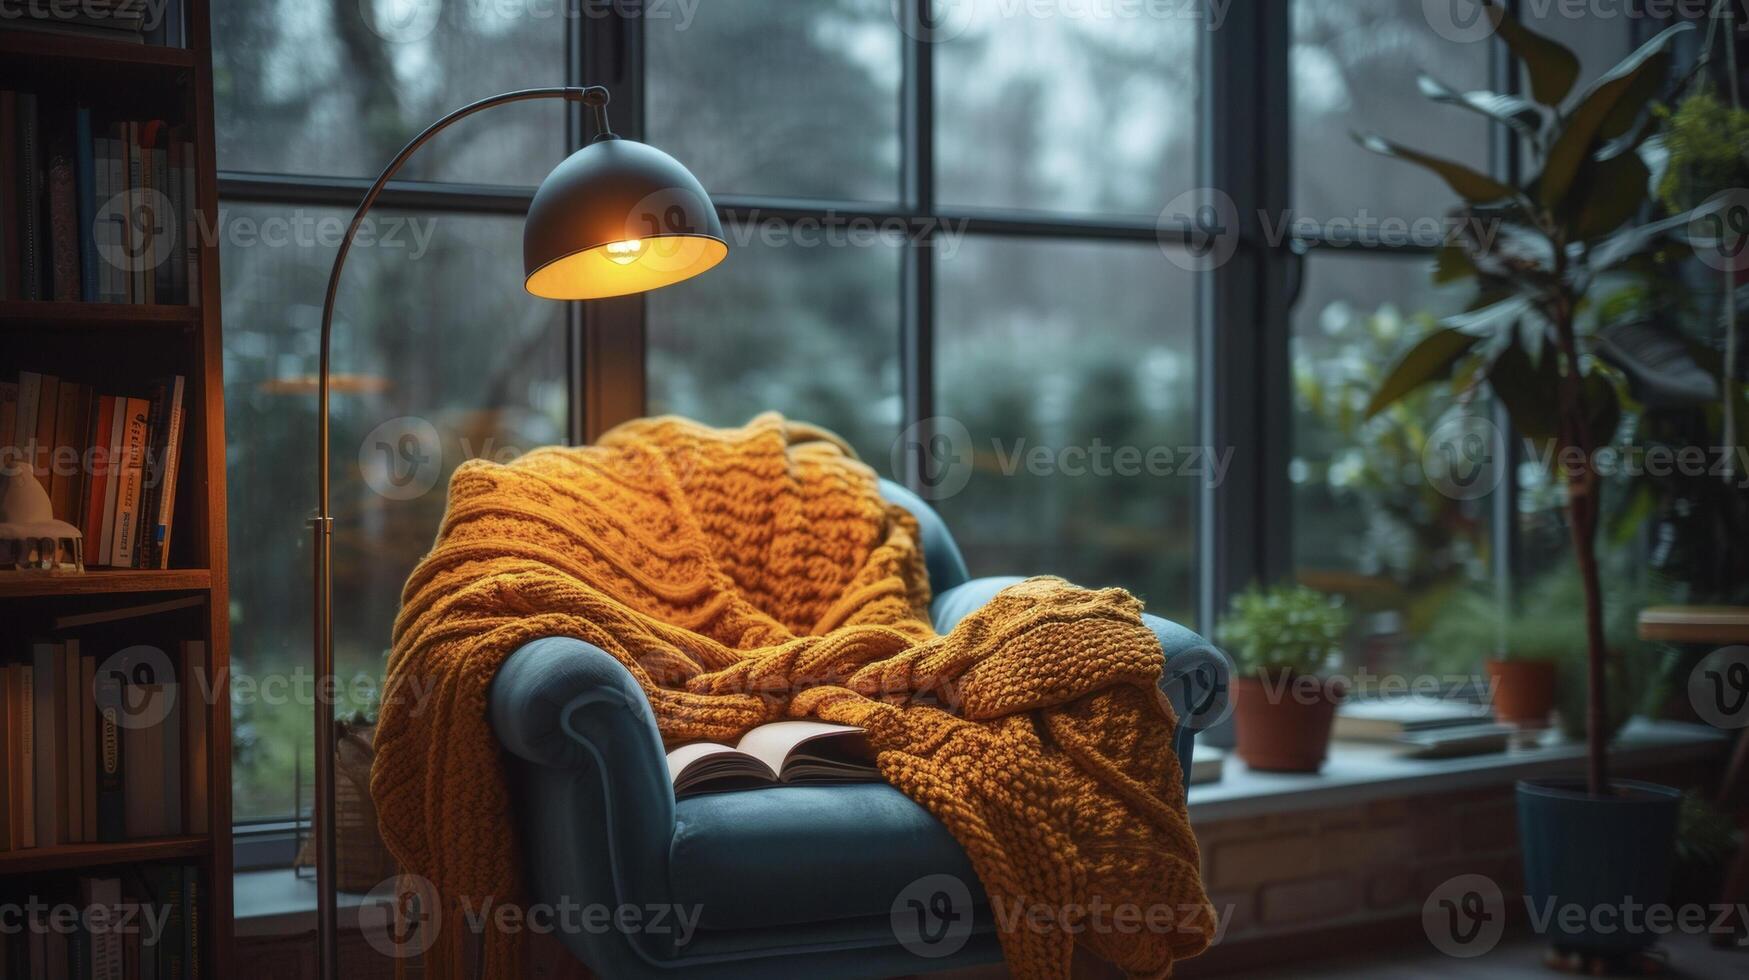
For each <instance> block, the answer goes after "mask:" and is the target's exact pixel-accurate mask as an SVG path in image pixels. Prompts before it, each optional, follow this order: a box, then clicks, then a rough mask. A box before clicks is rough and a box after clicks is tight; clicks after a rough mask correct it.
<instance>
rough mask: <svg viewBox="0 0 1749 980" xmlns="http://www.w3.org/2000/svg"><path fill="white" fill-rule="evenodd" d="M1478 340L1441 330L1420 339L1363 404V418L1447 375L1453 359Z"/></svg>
mask: <svg viewBox="0 0 1749 980" xmlns="http://www.w3.org/2000/svg"><path fill="white" fill-rule="evenodd" d="M1478 339H1479V338H1477V337H1475V336H1473V335H1470V334H1466V333H1463V332H1461V331H1457V330H1451V329H1442V330H1435V331H1434V332H1433V333H1430V334H1428V335H1427V336H1425V337H1423V338H1421V340H1420V342H1419V343H1417V344H1416V345H1415V346H1414V347H1411V348H1410V349H1409V352H1408V353H1406V354H1404V355H1403V357H1402V359H1401V360H1399V361H1398V362H1397V363H1396V364H1395V365H1394V366H1393V367H1392V368H1391V370H1390V373H1389V374H1387V375H1385V380H1384V382H1383V383H1382V384H1380V385H1379V390H1378V391H1376V392H1374V393H1373V396H1372V401H1370V402H1368V403H1367V406H1366V417H1367V418H1369V419H1370V418H1372V417H1373V416H1375V415H1377V414H1378V413H1380V412H1382V411H1384V410H1385V409H1387V408H1389V407H1390V406H1391V405H1393V404H1395V403H1396V402H1397V401H1398V400H1400V399H1401V398H1403V397H1404V396H1405V395H1408V394H1409V393H1410V392H1412V391H1414V390H1415V389H1417V388H1419V387H1421V386H1422V385H1424V384H1427V383H1428V382H1430V381H1433V380H1435V379H1437V378H1440V377H1444V376H1447V375H1449V374H1450V373H1451V367H1452V365H1453V364H1455V363H1456V362H1457V359H1458V358H1460V357H1462V356H1464V354H1466V353H1468V352H1469V349H1470V348H1471V347H1474V346H1475V345H1476V342H1477V340H1478Z"/></svg>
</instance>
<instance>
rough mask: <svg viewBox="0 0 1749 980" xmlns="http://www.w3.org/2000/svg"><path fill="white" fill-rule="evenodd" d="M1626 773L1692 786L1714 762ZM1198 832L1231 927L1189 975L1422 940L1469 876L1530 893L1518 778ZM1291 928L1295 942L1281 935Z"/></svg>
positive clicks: (1207, 872) (1212, 892) (1205, 826)
mask: <svg viewBox="0 0 1749 980" xmlns="http://www.w3.org/2000/svg"><path fill="white" fill-rule="evenodd" d="M1619 775H1621V776H1627V777H1638V778H1647V779H1653V780H1655V781H1657V782H1662V783H1665V784H1667V785H1680V786H1692V785H1699V784H1700V783H1701V782H1702V781H1703V779H1704V778H1705V769H1704V768H1697V767H1683V768H1682V770H1681V771H1671V769H1670V768H1669V767H1666V768H1664V769H1661V770H1659V771H1658V772H1656V773H1649V772H1640V773H1632V772H1624V773H1620V774H1619ZM1195 830H1196V835H1197V840H1198V842H1199V843H1200V844H1201V847H1202V868H1203V882H1204V884H1205V886H1206V887H1207V889H1208V892H1209V898H1210V900H1211V901H1212V902H1213V903H1214V905H1215V908H1216V909H1217V910H1218V911H1219V912H1220V913H1221V915H1222V916H1224V917H1227V924H1226V928H1225V930H1224V932H1223V934H1222V937H1221V940H1220V943H1219V944H1218V946H1217V948H1216V949H1214V950H1211V951H1210V952H1209V953H1208V954H1205V956H1204V957H1203V958H1200V959H1199V960H1197V961H1192V962H1189V963H1185V964H1184V965H1183V966H1184V968H1185V969H1184V971H1183V974H1182V975H1184V976H1198V975H1209V974H1211V973H1217V972H1222V971H1224V970H1228V969H1233V968H1236V966H1237V965H1239V964H1243V965H1245V966H1257V965H1260V964H1263V963H1269V962H1277V963H1280V962H1293V961H1295V960H1297V959H1301V958H1303V957H1305V956H1307V955H1318V954H1319V953H1322V952H1339V951H1341V950H1342V949H1343V948H1346V947H1350V945H1351V944H1352V943H1354V942H1356V941H1363V942H1379V943H1386V942H1390V941H1392V940H1395V941H1405V942H1414V941H1425V939H1424V937H1422V936H1421V932H1420V917H1421V908H1422V904H1423V903H1424V902H1425V901H1426V899H1427V897H1428V896H1429V895H1430V894H1432V893H1433V891H1434V890H1435V889H1437V888H1438V887H1439V886H1440V885H1441V884H1442V883H1444V882H1446V881H1448V880H1449V879H1451V878H1454V877H1456V876H1458V875H1461V874H1483V875H1487V876H1488V877H1490V878H1492V879H1494V881H1495V882H1497V883H1498V884H1499V886H1500V888H1501V891H1502V892H1503V893H1504V894H1505V896H1506V897H1507V900H1508V907H1509V908H1510V907H1512V906H1513V905H1514V904H1515V902H1514V900H1515V899H1516V898H1517V897H1518V896H1520V895H1522V892H1523V871H1522V868H1521V866H1520V862H1519V852H1518V810H1517V800H1516V797H1515V795H1514V789H1513V787H1512V786H1511V785H1504V786H1494V787H1486V788H1478V789H1468V790H1463V791H1458V792H1439V793H1428V794H1422V795H1416V796H1406V797H1400V798H1393V799H1382V800H1374V801H1371V802H1367V803H1362V804H1357V805H1353V806H1344V807H1336V808H1327V809H1320V810H1313V811H1306V812H1298V813H1281V814H1269V815H1264V816H1255V817H1243V818H1238V819H1231V820H1221V821H1207V822H1204V821H1197V822H1196V823H1195ZM1287 937H1293V938H1294V939H1295V941H1294V942H1293V943H1289V944H1284V943H1282V942H1280V940H1281V939H1283V938H1287ZM1362 937H1364V938H1362ZM1205 960H1206V962H1204V961H1205Z"/></svg>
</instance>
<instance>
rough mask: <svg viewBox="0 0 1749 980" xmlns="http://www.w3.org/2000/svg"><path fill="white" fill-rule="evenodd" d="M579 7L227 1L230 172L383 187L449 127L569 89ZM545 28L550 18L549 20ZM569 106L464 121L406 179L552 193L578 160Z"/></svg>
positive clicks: (225, 152) (224, 158) (221, 94)
mask: <svg viewBox="0 0 1749 980" xmlns="http://www.w3.org/2000/svg"><path fill="white" fill-rule="evenodd" d="M566 6H568V5H566V4H545V5H543V4H534V3H529V4H523V3H509V4H505V3H445V4H438V3H428V2H420V0H358V2H356V3H332V4H327V3H309V2H307V0H226V2H223V3H215V4H213V5H212V19H213V46H214V51H213V92H214V98H215V99H216V100H217V106H216V109H217V123H218V158H219V166H220V167H221V168H223V169H226V170H248V171H258V172H264V173H293V174H325V175H338V176H349V177H374V176H376V175H377V173H378V172H380V171H381V170H382V168H383V166H384V165H386V164H387V163H388V162H389V160H390V158H391V157H393V156H394V155H395V152H396V151H397V150H399V149H400V148H401V147H402V146H403V145H404V144H405V143H406V142H407V140H408V139H410V138H411V137H412V136H414V135H415V134H417V133H418V132H419V131H420V130H422V129H424V128H425V127H426V126H428V125H430V124H431V123H433V122H435V121H436V120H437V119H438V117H440V116H442V115H443V114H444V113H446V112H449V111H450V110H452V109H456V108H459V107H461V106H463V105H466V104H467V103H469V102H473V101H475V100H477V99H483V98H485V97H487V96H489V95H496V94H498V93H499V92H504V91H508V90H511V89H519V88H533V87H537V86H541V85H563V84H564V83H565V34H564V32H565V30H566V29H567V26H565V25H569V24H570V21H569V20H568V19H567V20H563V21H561V20H560V18H559V17H558V12H559V11H561V10H564V9H565V8H566ZM543 11H544V12H545V16H542V15H541V14H542V12H543ZM564 120H565V117H564V110H563V108H562V106H561V104H560V103H558V102H547V103H531V104H528V105H513V106H507V107H502V108H498V109H494V110H491V111H490V112H486V113H482V114H480V115H478V116H475V117H473V118H471V119H466V120H463V121H462V122H460V123H457V124H456V125H455V126H454V127H452V128H450V129H449V130H447V131H445V132H444V133H443V134H442V135H440V136H438V137H436V138H435V139H434V140H433V141H432V142H431V143H430V144H429V145H427V146H426V147H424V148H423V149H421V150H420V151H419V153H418V155H416V156H415V157H414V158H413V159H412V160H411V161H409V163H408V164H407V167H406V169H405V170H404V171H402V174H401V175H402V176H403V177H406V178H410V179H425V180H459V181H466V182H473V183H483V184H522V185H531V186H532V185H534V184H538V183H539V182H540V180H541V178H543V177H545V176H546V175H547V171H548V170H550V169H552V167H553V166H554V165H555V164H557V163H558V162H559V160H561V159H562V158H563V157H564V155H565V122H564Z"/></svg>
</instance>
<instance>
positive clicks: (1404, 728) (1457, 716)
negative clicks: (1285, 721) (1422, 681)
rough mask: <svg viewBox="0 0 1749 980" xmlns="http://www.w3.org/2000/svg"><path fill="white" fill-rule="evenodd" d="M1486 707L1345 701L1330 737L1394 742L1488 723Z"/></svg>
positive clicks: (1436, 701) (1420, 700)
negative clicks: (1439, 731)
mask: <svg viewBox="0 0 1749 980" xmlns="http://www.w3.org/2000/svg"><path fill="white" fill-rule="evenodd" d="M1491 717H1492V712H1491V711H1490V710H1489V708H1488V706H1487V705H1484V704H1476V703H1474V702H1470V701H1458V700H1452V699H1447V698H1430V697H1400V698H1376V699H1371V700H1355V701H1348V702H1344V703H1343V705H1342V706H1341V707H1340V708H1338V709H1337V711H1336V724H1335V726H1334V729H1333V730H1332V732H1331V735H1332V737H1333V738H1337V739H1340V740H1343V741H1355V742H1396V741H1398V740H1400V739H1401V738H1403V737H1404V736H1406V735H1413V734H1416V733H1421V732H1430V731H1437V730H1438V729H1441V728H1452V727H1456V726H1460V725H1474V724H1477V723H1480V722H1485V721H1488V720H1489V719H1490V718H1491Z"/></svg>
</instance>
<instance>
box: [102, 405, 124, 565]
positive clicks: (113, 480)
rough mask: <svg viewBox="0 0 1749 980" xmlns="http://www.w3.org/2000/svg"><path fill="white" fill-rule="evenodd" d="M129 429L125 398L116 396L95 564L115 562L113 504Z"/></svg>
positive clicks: (118, 484)
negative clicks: (100, 545) (100, 541)
mask: <svg viewBox="0 0 1749 980" xmlns="http://www.w3.org/2000/svg"><path fill="white" fill-rule="evenodd" d="M127 432H128V400H127V399H126V398H124V397H121V396H119V395H118V396H116V398H115V417H114V418H113V419H111V420H110V429H109V463H108V465H109V475H108V476H106V477H105V478H104V487H103V520H102V525H101V530H102V532H103V549H102V551H101V552H100V553H99V556H98V563H99V564H102V565H108V566H113V565H114V564H115V505H116V500H117V499H118V498H119V497H120V496H121V475H122V470H123V469H124V468H125V466H126V463H127V458H126V456H125V455H124V454H125V453H126V452H127Z"/></svg>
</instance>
